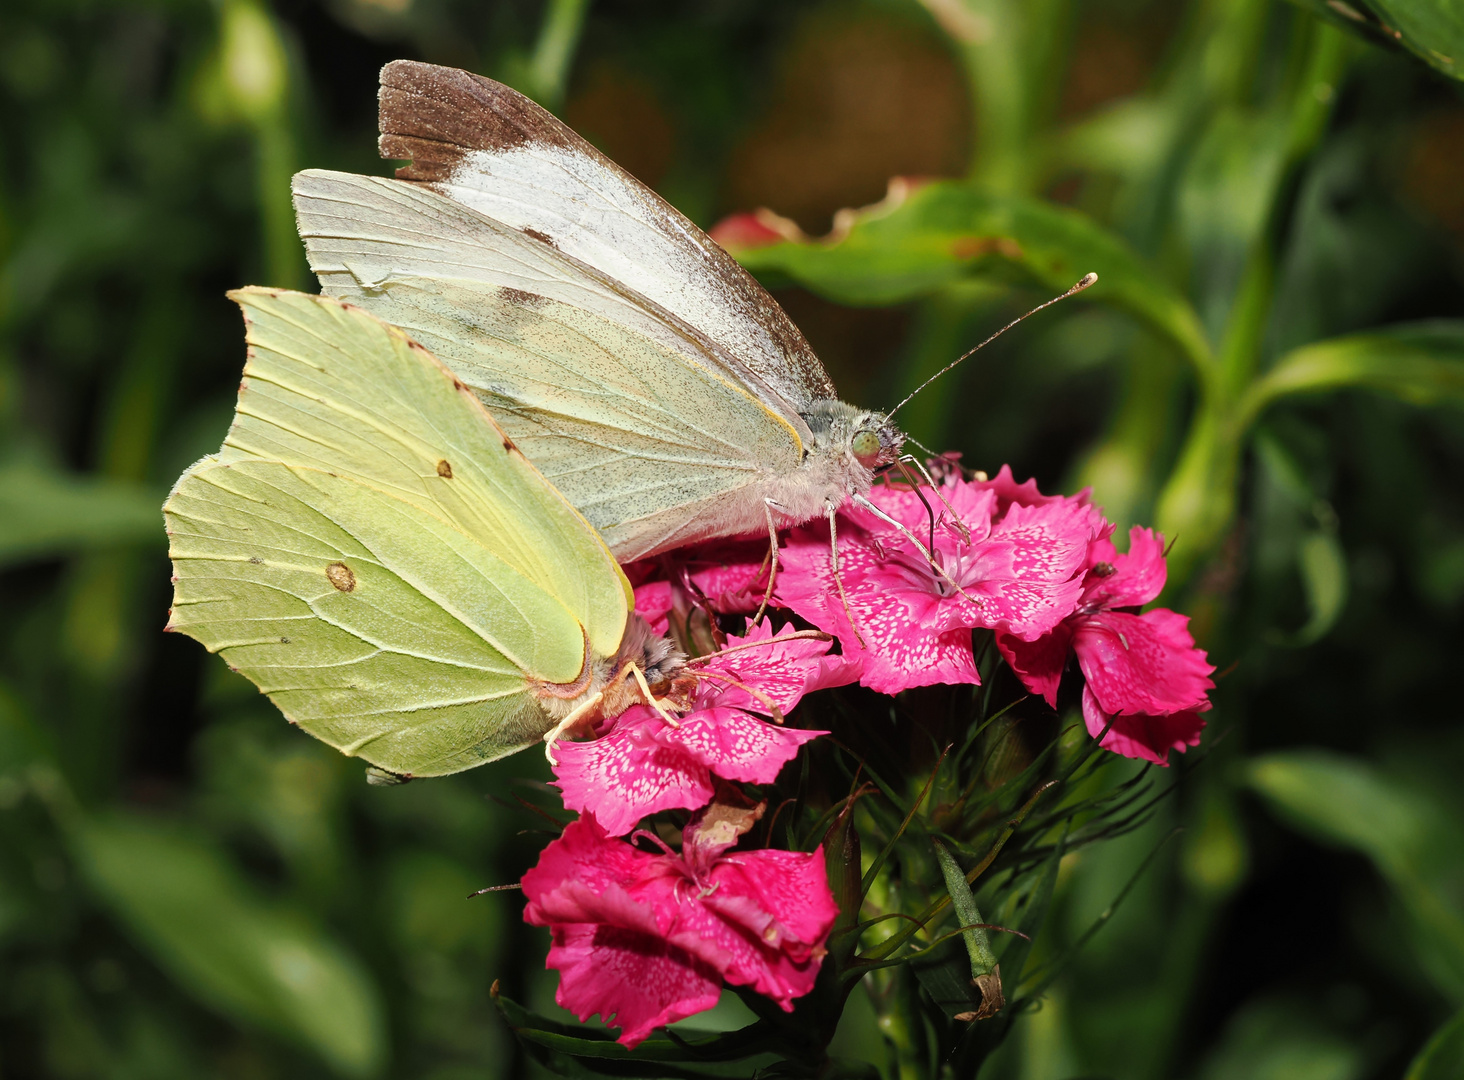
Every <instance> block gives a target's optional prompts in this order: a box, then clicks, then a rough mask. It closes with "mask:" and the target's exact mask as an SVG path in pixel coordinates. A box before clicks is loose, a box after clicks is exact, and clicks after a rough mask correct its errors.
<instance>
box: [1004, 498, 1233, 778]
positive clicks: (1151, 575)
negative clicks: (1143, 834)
mask: <svg viewBox="0 0 1464 1080" xmlns="http://www.w3.org/2000/svg"><path fill="white" fill-rule="evenodd" d="M1088 567H1089V569H1088V574H1087V577H1086V579H1085V581H1084V587H1083V595H1082V598H1081V600H1080V601H1079V603H1078V608H1077V610H1076V611H1075V612H1074V613H1073V614H1072V615H1071V616H1069V617H1068V618H1067V619H1065V620H1064V621H1063V623H1062V624H1061V625H1060V626H1058V627H1057V628H1056V629H1054V630H1053V631H1052V633H1050V634H1048V635H1046V636H1045V637H1043V638H1040V639H1038V640H1036V641H1030V642H1029V641H1023V640H1021V639H1019V638H1017V637H1014V636H1011V635H1007V634H997V637H996V643H997V645H998V647H999V648H1000V649H1001V652H1002V655H1003V656H1004V657H1006V660H1007V663H1008V664H1010V665H1011V667H1012V670H1014V671H1015V672H1016V673H1017V675H1018V676H1019V677H1020V678H1021V680H1022V682H1023V683H1024V684H1025V685H1026V687H1027V688H1028V689H1029V690H1031V691H1032V692H1033V693H1035V694H1041V695H1042V696H1043V697H1044V698H1046V699H1047V702H1048V704H1050V705H1056V704H1057V688H1058V684H1059V683H1060V682H1061V681H1062V672H1063V668H1064V666H1065V665H1066V663H1067V657H1068V653H1069V651H1070V650H1071V651H1072V652H1075V653H1076V654H1077V657H1078V667H1079V668H1080V669H1081V670H1082V672H1083V677H1084V679H1085V680H1086V682H1087V687H1086V689H1085V691H1084V694H1083V719H1084V722H1085V723H1086V724H1087V727H1088V731H1089V732H1090V733H1091V734H1092V735H1093V736H1094V737H1095V738H1096V737H1097V736H1098V735H1099V734H1100V733H1101V732H1102V731H1103V729H1104V728H1105V727H1107V726H1108V724H1109V721H1110V719H1113V718H1114V717H1116V718H1117V719H1113V726H1112V727H1111V728H1110V729H1109V731H1108V734H1107V735H1106V736H1104V738H1103V746H1104V747H1106V748H1107V749H1110V750H1113V751H1115V752H1116V753H1119V754H1122V755H1124V756H1125V757H1139V758H1144V759H1146V760H1148V761H1153V762H1156V763H1158V764H1161V765H1162V764H1164V763H1165V762H1166V760H1167V758H1168V754H1169V751H1170V750H1171V749H1175V750H1181V751H1183V750H1184V748H1185V747H1187V746H1194V745H1195V744H1196V743H1198V742H1199V740H1200V731H1201V729H1203V728H1204V726H1205V722H1204V721H1203V720H1201V719H1200V718H1199V716H1198V714H1199V713H1200V712H1204V711H1205V710H1207V709H1209V707H1210V705H1209V701H1208V700H1207V692H1208V691H1209V690H1210V689H1211V687H1213V686H1214V685H1215V684H1214V683H1213V682H1212V681H1211V680H1210V677H1209V676H1210V674H1211V672H1213V671H1214V670H1215V669H1214V667H1213V666H1211V665H1210V663H1209V662H1208V661H1207V659H1206V657H1205V653H1204V650H1202V649H1197V648H1195V642H1194V638H1193V637H1191V636H1190V632H1189V619H1188V618H1187V617H1186V616H1184V615H1179V614H1176V613H1175V612H1173V611H1170V610H1168V609H1167V608H1156V609H1154V610H1153V611H1146V612H1144V613H1143V614H1142V615H1140V614H1137V609H1138V608H1140V607H1142V606H1143V605H1144V604H1147V603H1149V602H1150V601H1151V600H1153V599H1154V598H1155V597H1156V596H1158V595H1159V593H1160V592H1161V591H1162V590H1163V588H1164V579H1165V567H1164V541H1163V538H1162V537H1159V536H1157V535H1156V534H1155V533H1154V532H1153V531H1152V530H1150V529H1144V528H1139V527H1137V526H1135V527H1134V528H1133V529H1132V530H1131V531H1130V533H1129V551H1128V554H1127V555H1120V554H1118V553H1117V550H1116V549H1115V548H1114V546H1113V543H1112V541H1110V540H1108V539H1106V538H1105V539H1102V540H1098V541H1096V542H1095V543H1094V544H1093V545H1092V550H1091V551H1090V552H1089V556H1088ZM1125 609H1133V610H1125Z"/></svg>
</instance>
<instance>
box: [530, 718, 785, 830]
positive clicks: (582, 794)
mask: <svg viewBox="0 0 1464 1080" xmlns="http://www.w3.org/2000/svg"><path fill="white" fill-rule="evenodd" d="M697 715H700V714H696V713H693V714H692V716H697ZM662 729H666V730H668V731H669V730H673V729H671V728H670V727H669V725H668V724H667V723H666V721H665V720H663V719H662V718H661V716H660V715H659V714H658V713H657V712H656V711H655V710H654V709H652V708H650V707H649V706H645V705H637V706H634V707H632V708H630V709H627V710H626V711H625V712H624V713H622V714H621V715H620V717H619V718H618V719H617V720H616V721H615V726H614V727H613V728H612V729H611V730H610V731H609V733H607V734H605V735H602V736H600V737H599V738H598V739H594V740H591V741H589V742H578V743H570V742H560V743H557V744H556V745H555V748H554V753H555V756H556V757H558V759H559V763H558V764H557V765H555V766H554V776H555V782H556V784H557V786H558V787H559V790H560V791H562V792H564V805H565V806H566V807H568V808H569V809H571V810H578V811H580V812H581V813H590V814H593V815H594V816H595V819H596V820H597V821H599V823H600V824H601V825H602V826H603V827H604V828H605V831H606V832H607V833H609V835H611V836H622V835H624V834H625V833H628V832H630V830H631V829H633V828H635V825H636V823H637V822H638V821H640V819H641V818H643V817H645V816H646V815H647V814H654V813H656V812H657V811H658V810H670V809H687V810H694V809H696V808H697V807H699V806H705V805H706V804H707V802H709V801H710V800H711V797H712V793H713V790H714V789H713V787H712V778H711V773H710V771H709V770H708V768H707V763H706V762H705V761H704V760H703V759H702V758H701V757H699V756H698V755H697V753H695V752H694V751H693V750H692V749H690V748H689V747H686V746H684V745H682V744H680V743H679V742H677V741H674V740H667V739H660V738H658V737H657V736H658V734H660V733H661V732H662ZM794 752H795V753H796V752H797V748H796V747H795V748H794ZM790 756H791V755H790Z"/></svg>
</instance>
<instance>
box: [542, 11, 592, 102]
mask: <svg viewBox="0 0 1464 1080" xmlns="http://www.w3.org/2000/svg"><path fill="white" fill-rule="evenodd" d="M589 7H590V3H589V0H549V5H548V10H547V11H546V12H545V14H544V25H543V26H542V27H541V28H540V30H539V40H538V42H537V43H536V44H535V45H534V53H533V55H532V56H531V57H530V58H529V72H528V73H529V78H530V80H531V85H530V86H529V87H528V88H527V89H528V90H529V92H530V93H531V94H532V96H533V97H534V98H535V99H537V100H538V101H539V102H541V103H542V104H543V105H544V106H545V107H546V108H549V109H557V108H558V107H559V105H560V103H561V102H562V101H563V100H564V90H565V86H566V84H567V83H568V82H569V68H570V64H571V63H572V62H573V61H574V54H575V50H576V49H577V48H578V47H579V40H580V34H581V33H582V32H583V30H584V28H585V14H586V13H587V12H588V11H589Z"/></svg>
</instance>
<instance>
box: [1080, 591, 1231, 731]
mask: <svg viewBox="0 0 1464 1080" xmlns="http://www.w3.org/2000/svg"><path fill="white" fill-rule="evenodd" d="M1188 624H1189V618H1188V617H1187V616H1184V615H1177V614H1175V613H1174V612H1173V611H1170V610H1168V609H1167V608H1156V609H1155V610H1153V611H1146V612H1145V613H1144V614H1142V615H1128V614H1125V613H1123V612H1118V611H1100V612H1098V613H1096V614H1094V615H1091V616H1088V617H1086V618H1084V619H1081V620H1077V633H1076V634H1075V636H1074V638H1073V649H1074V651H1075V652H1076V653H1077V654H1078V666H1079V667H1081V668H1082V670H1083V675H1084V677H1085V678H1086V679H1087V680H1088V689H1089V690H1090V691H1091V692H1092V694H1093V697H1094V700H1095V701H1096V702H1097V703H1098V706H1099V708H1100V709H1101V710H1102V711H1103V712H1104V713H1107V714H1110V715H1111V714H1113V713H1138V714H1152V715H1156V716H1163V715H1167V714H1169V713H1175V712H1181V711H1183V710H1186V709H1193V708H1196V707H1197V706H1199V705H1200V704H1201V703H1203V702H1204V701H1205V695H1206V692H1207V691H1208V690H1209V689H1210V688H1211V687H1213V686H1214V685H1215V684H1214V683H1213V682H1212V681H1211V680H1210V678H1209V676H1210V673H1211V672H1213V671H1214V670H1215V669H1214V667H1213V666H1211V665H1210V664H1209V663H1208V662H1207V661H1206V659H1205V652H1204V650H1203V649H1197V648H1195V642H1194V638H1192V637H1191V636H1190V633H1189V630H1188Z"/></svg>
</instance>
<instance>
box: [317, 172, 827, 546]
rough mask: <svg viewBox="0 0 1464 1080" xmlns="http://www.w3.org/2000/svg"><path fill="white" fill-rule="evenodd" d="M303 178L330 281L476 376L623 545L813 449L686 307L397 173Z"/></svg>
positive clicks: (552, 470)
mask: <svg viewBox="0 0 1464 1080" xmlns="http://www.w3.org/2000/svg"><path fill="white" fill-rule="evenodd" d="M296 190H297V197H296V200H297V206H299V208H300V221H301V232H302V234H303V235H305V236H306V238H307V245H308V248H309V251H310V257H311V265H312V267H313V268H314V269H315V270H316V272H317V274H319V276H320V279H321V283H322V286H323V287H324V289H325V290H326V292H328V293H329V294H331V295H334V296H336V297H339V298H341V299H345V300H349V301H351V302H353V303H356V304H359V305H360V306H361V307H363V308H365V309H366V310H368V311H370V312H371V313H372V314H374V315H376V316H378V317H379V318H382V319H384V320H385V321H387V322H389V323H392V324H393V325H395V326H398V327H400V328H401V329H402V330H404V331H405V332H406V333H407V334H409V335H410V336H411V337H412V338H413V339H414V340H416V341H418V342H419V343H420V344H422V345H423V346H424V347H426V348H427V349H428V350H430V351H431V352H432V353H433V354H434V355H436V356H437V357H438V358H439V359H441V360H442V361H443V362H444V363H446V364H447V365H448V366H449V367H450V368H451V369H452V370H453V372H454V373H455V374H456V375H457V376H458V378H460V379H461V380H462V381H463V382H464V383H466V384H467V385H469V386H471V387H473V388H474V389H475V390H476V391H477V393H478V394H479V396H480V397H481V398H482V400H483V401H484V403H485V404H486V405H487V406H488V407H489V410H490V412H492V414H493V416H494V418H495V419H496V420H497V421H498V423H499V425H500V426H501V427H502V428H503V429H504V432H505V433H506V434H507V435H508V436H509V437H510V438H511V439H512V440H513V442H514V443H515V444H517V445H518V447H519V448H520V449H521V450H522V451H523V453H524V454H525V455H526V456H527V457H528V458H529V460H531V461H533V462H534V463H535V465H537V466H538V468H539V469H540V470H541V471H542V472H543V474H544V476H545V477H546V478H547V479H548V480H549V481H550V482H551V483H553V484H554V485H555V486H556V487H557V488H558V489H559V490H560V492H561V493H562V494H563V495H564V496H565V497H566V498H567V499H569V501H570V502H571V503H573V504H574V505H575V506H576V507H577V508H578V509H579V510H580V511H581V512H582V513H583V514H584V515H585V516H586V517H587V518H588V519H589V520H590V522H591V524H593V525H594V526H595V527H596V528H598V529H599V530H600V531H601V533H602V534H603V535H604V537H605V540H606V542H607V543H608V544H609V545H610V546H611V548H612V550H614V551H615V553H616V555H617V556H618V557H619V558H621V559H632V558H637V557H640V556H641V555H645V554H649V553H651V552H652V551H654V550H661V549H663V548H664V547H665V546H669V545H670V544H671V543H674V542H679V541H680V540H682V539H690V538H691V537H690V536H689V535H688V533H687V528H686V523H687V519H688V518H689V517H691V516H694V515H696V514H698V513H699V512H700V510H699V508H698V507H697V506H696V504H698V503H705V502H707V501H711V502H712V503H715V502H716V501H717V500H718V499H719V498H723V497H725V496H727V495H728V494H730V493H734V492H738V491H743V490H745V489H748V488H751V487H754V486H759V485H760V482H764V481H767V480H770V479H772V478H775V477H778V476H783V475H787V474H789V473H791V472H793V471H796V470H797V469H798V467H799V465H800V463H801V462H802V459H803V448H804V446H805V445H806V441H807V439H808V438H809V433H808V429H807V427H806V425H805V424H804V422H803V420H802V419H801V418H800V417H798V416H797V415H796V414H793V416H792V418H791V421H789V420H786V419H784V415H783V414H782V412H781V411H776V412H775V411H773V410H772V409H769V408H768V407H767V405H766V404H765V403H764V402H761V401H759V400H757V399H756V398H755V397H754V396H753V394H752V393H751V392H750V390H749V389H748V388H745V387H744V386H743V385H741V384H738V383H736V382H734V381H732V379H731V378H730V377H729V376H728V375H727V374H726V372H725V370H724V369H723V368H722V367H721V366H720V365H718V364H715V363H713V362H711V360H710V359H709V358H708V354H707V353H705V352H695V351H693V350H692V349H691V348H690V347H689V345H688V342H689V341H690V340H691V338H690V337H689V336H688V334H686V333H683V332H681V330H680V329H679V328H677V327H676V326H675V323H674V320H670V319H656V318H653V317H651V316H649V315H648V314H647V310H648V309H647V308H646V307H644V306H642V305H640V304H638V303H636V302H635V301H634V299H633V298H630V299H628V298H627V296H626V294H625V293H624V292H618V291H616V290H615V289H614V288H613V287H612V286H611V285H607V284H603V283H601V282H599V281H598V280H596V278H595V277H594V276H593V275H592V274H590V273H585V272H579V271H578V270H577V268H575V267H574V266H573V265H572V264H570V263H569V262H568V260H566V259H565V257H564V256H562V255H561V254H560V253H559V252H557V251H555V250H554V249H553V248H550V247H548V246H547V245H544V244H541V243H539V242H537V241H535V240H532V239H529V238H527V237H525V236H523V235H522V234H520V233H518V232H517V231H515V230H511V229H505V228H503V227H502V226H499V225H497V224H496V223H494V222H491V221H488V220H486V219H484V218H483V217H482V215H479V214H477V213H476V212H474V211H472V210H469V209H466V208H464V207H461V206H458V205H457V204H455V203H453V202H451V200H448V199H445V198H443V197H441V196H438V195H436V194H434V193H433V192H431V191H426V190H422V189H419V188H416V187H414V186H412V185H408V184H403V183H401V182H399V181H392V180H385V179H372V178H368V177H357V176H349V175H344V174H335V173H302V174H301V175H300V176H299V177H297V179H296ZM759 516H760V515H759ZM758 520H759V518H758V517H754V518H752V519H750V520H749V521H748V522H747V523H746V527H747V528H756V527H757V524H758ZM719 525H720V526H721V527H720V529H719V533H725V532H726V531H728V530H727V528H726V519H725V518H722V519H720V521H719ZM741 527H742V525H741V523H739V526H738V528H741ZM733 531H736V530H735V529H734V530H733ZM662 541H664V542H662Z"/></svg>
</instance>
